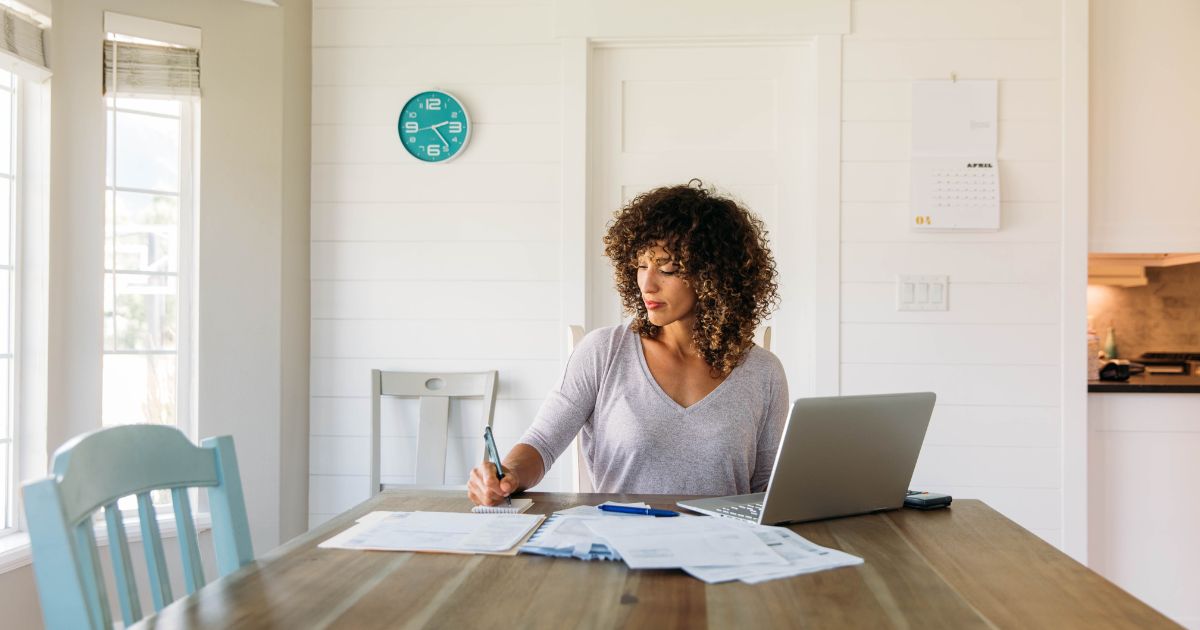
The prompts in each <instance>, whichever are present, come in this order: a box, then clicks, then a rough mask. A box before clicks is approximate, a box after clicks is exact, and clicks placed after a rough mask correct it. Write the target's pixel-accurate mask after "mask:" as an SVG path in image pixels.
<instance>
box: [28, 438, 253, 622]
mask: <svg viewBox="0 0 1200 630" xmlns="http://www.w3.org/2000/svg"><path fill="white" fill-rule="evenodd" d="M52 468H53V471H52V473H51V475H50V476H49V477H47V478H45V479H39V480H37V481H31V482H28V483H26V484H25V485H24V490H23V494H24V499H25V518H26V521H27V523H28V524H29V537H30V541H31V543H32V547H33V569H34V574H35V575H36V576H37V584H38V593H39V594H40V597H41V601H42V616H43V618H44V619H45V621H46V626H47V627H48V628H51V629H55V628H110V627H112V613H111V611H110V609H109V604H108V594H107V593H106V591H105V587H104V578H103V575H102V574H101V571H100V559H99V554H98V552H97V549H96V539H95V536H94V535H93V532H92V527H93V524H92V515H93V514H94V513H95V512H96V510H98V509H100V508H104V516H105V520H106V521H107V524H108V546H109V550H110V552H111V554H112V567H113V577H114V578H115V582H116V584H117V590H118V600H119V601H120V602H121V615H122V617H123V618H124V620H125V625H126V626H128V625H131V624H133V623H134V622H136V621H138V620H139V619H141V618H142V609H141V603H140V600H139V599H138V592H137V583H136V582H135V580H134V576H133V560H132V558H131V557H130V554H129V542H128V539H127V538H126V536H125V526H124V521H123V520H122V517H121V510H120V508H119V507H118V506H117V500H118V499H120V498H122V497H127V496H131V495H136V496H137V505H138V517H139V520H140V525H141V531H142V547H143V549H144V550H145V556H146V565H147V569H148V575H149V588H150V594H151V598H152V600H153V602H154V610H155V611H158V610H161V609H162V607H163V606H166V605H167V604H169V603H171V601H172V600H173V599H174V597H173V596H172V594H171V584H170V580H169V576H168V575H167V564H166V557H165V556H164V555H163V546H162V537H161V535H160V534H159V530H158V520H157V515H156V513H155V509H154V503H153V500H152V499H151V496H150V491H151V490H159V489H169V490H170V491H171V502H172V504H173V506H174V510H175V524H176V528H177V533H178V537H179V548H180V551H181V554H182V556H183V574H184V576H183V577H184V583H185V584H186V586H187V591H188V593H192V592H194V591H195V590H196V589H198V588H200V587H202V586H204V569H203V567H202V566H201V563H200V550H199V547H198V545H197V540H196V529H195V525H194V523H193V521H192V510H191V505H190V502H189V500H188V488H194V487H204V488H207V489H208V503H209V511H210V513H211V515H212V535H213V546H214V547H215V548H216V556H217V568H218V570H219V571H220V573H221V575H222V576H224V575H226V574H228V573H231V572H233V571H235V570H237V569H238V568H239V567H241V566H244V565H246V564H249V563H250V562H252V561H253V560H254V551H253V549H252V547H251V544H250V524H249V521H248V520H247V519H246V502H245V499H244V498H243V497H242V481H241V477H240V476H239V474H238V465H237V456H236V455H235V453H234V450H233V438H232V437H230V436H221V437H215V438H208V439H206V440H204V441H203V442H202V443H201V445H200V446H196V445H195V444H192V443H191V441H190V440H188V439H187V436H185V435H184V434H183V433H182V432H181V431H179V430H178V429H176V428H174V427H168V426H162V425H150V424H133V425H125V426H117V427H110V428H106V429H100V430H98V431H93V432H91V433H86V434H84V435H81V436H79V437H76V438H75V439H73V440H71V441H69V442H67V443H66V444H64V445H63V446H62V447H61V448H59V449H58V450H57V451H56V452H55V453H54V462H53V466H52Z"/></svg>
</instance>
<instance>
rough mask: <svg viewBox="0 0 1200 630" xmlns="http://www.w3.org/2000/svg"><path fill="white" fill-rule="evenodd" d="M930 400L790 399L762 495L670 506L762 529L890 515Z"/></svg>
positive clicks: (922, 396) (912, 463) (913, 460)
mask: <svg viewBox="0 0 1200 630" xmlns="http://www.w3.org/2000/svg"><path fill="white" fill-rule="evenodd" d="M936 398H937V396H936V395H935V394H933V393H932V392H919V393H911V394H878V395H871V396H835V397H829V398H801V399H798V400H797V401H796V402H795V403H793V405H792V413H791V415H789V416H788V419H787V424H785V425H784V427H783V438H782V439H781V440H780V443H779V452H778V454H777V455H776V457H775V468H774V469H773V470H772V471H771V480H770V481H769V482H768V483H767V491H766V492H756V493H754V494H741V495H734V496H728V497H716V498H712V499H689V500H686V501H679V502H678V503H677V505H678V506H679V507H683V508H687V509H689V510H692V511H694V512H699V513H701V514H708V515H710V516H723V517H729V518H735V519H741V520H745V521H750V522H753V523H760V524H763V525H777V524H780V523H794V522H799V521H813V520H818V519H824V518H835V517H838V516H852V515H855V514H865V513H868V512H879V511H883V510H894V509H896V508H898V507H900V506H901V505H903V504H904V497H905V496H906V494H907V492H908V483H909V482H910V481H912V474H913V469H914V468H916V465H917V455H919V454H920V453H921V444H922V442H924V441H925V430H926V429H927V428H928V427H929V416H930V415H931V414H932V413H933V403H934V400H936Z"/></svg>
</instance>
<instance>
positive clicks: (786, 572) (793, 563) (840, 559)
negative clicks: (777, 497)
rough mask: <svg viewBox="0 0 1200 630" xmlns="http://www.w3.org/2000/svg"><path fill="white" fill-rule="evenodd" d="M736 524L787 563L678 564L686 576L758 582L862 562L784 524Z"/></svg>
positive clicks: (711, 580)
mask: <svg viewBox="0 0 1200 630" xmlns="http://www.w3.org/2000/svg"><path fill="white" fill-rule="evenodd" d="M733 524H734V525H736V526H738V527H746V528H749V529H750V530H751V531H752V532H754V534H755V535H756V536H758V538H759V540H761V541H762V542H763V543H764V544H766V545H767V546H768V547H769V548H770V549H771V550H772V551H774V552H775V553H776V554H778V555H779V557H781V558H783V559H784V560H785V561H786V562H787V564H786V565H782V566H781V565H780V564H778V563H774V562H772V563H763V564H757V565H755V564H749V565H736V566H724V567H721V566H703V567H701V566H686V567H682V568H683V570H684V571H686V572H687V573H688V574H689V575H691V576H692V577H695V578H699V579H701V580H704V581H705V582H708V583H709V584H715V583H717V582H728V581H731V580H741V581H742V582H745V583H746V584H758V583H759V582H766V581H767V580H774V579H778V578H785V577H792V576H794V575H802V574H804V573H815V572H817V571H824V570H826V569H836V568H838V567H849V566H854V565H856V564H862V563H863V559H862V558H859V557H858V556H852V555H850V554H848V553H846V552H843V551H838V550H837V549H829V548H828V547H822V546H820V545H815V544H813V543H812V542H810V541H809V540H808V539H806V538H805V537H803V536H801V535H800V534H797V533H796V532H794V531H792V530H790V529H787V528H786V527H768V526H766V525H754V524H746V525H742V524H739V523H733Z"/></svg>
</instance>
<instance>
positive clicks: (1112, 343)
mask: <svg viewBox="0 0 1200 630" xmlns="http://www.w3.org/2000/svg"><path fill="white" fill-rule="evenodd" d="M1104 356H1105V357H1107V358H1108V359H1116V358H1117V357H1118V356H1119V355H1118V354H1117V333H1116V331H1115V330H1113V327H1112V326H1109V327H1108V336H1106V337H1105V338H1104Z"/></svg>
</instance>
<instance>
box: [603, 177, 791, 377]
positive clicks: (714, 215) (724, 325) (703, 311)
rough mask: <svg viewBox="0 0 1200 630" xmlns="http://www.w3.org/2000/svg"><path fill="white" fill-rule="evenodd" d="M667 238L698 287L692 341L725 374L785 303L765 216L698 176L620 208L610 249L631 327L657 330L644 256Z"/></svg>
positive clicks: (646, 333)
mask: <svg viewBox="0 0 1200 630" xmlns="http://www.w3.org/2000/svg"><path fill="white" fill-rule="evenodd" d="M656 245H661V246H662V247H663V248H664V249H666V250H667V252H668V254H669V255H670V256H671V259H672V262H674V263H675V264H676V265H677V266H678V268H679V275H680V276H681V277H682V279H683V281H684V282H685V283H686V284H687V285H688V286H689V287H691V288H692V290H694V291H695V292H696V324H695V326H694V327H693V329H692V341H693V343H695V345H696V349H697V350H698V351H699V353H700V356H701V357H703V358H704V361H705V362H706V363H708V365H709V366H710V367H711V368H712V372H713V375H714V376H726V375H728V374H729V373H730V372H731V371H732V370H733V368H735V367H737V366H738V365H739V364H741V362H742V360H743V359H744V358H745V357H746V354H747V353H748V352H749V350H750V347H751V346H752V345H754V330H755V328H757V327H758V325H759V323H761V322H762V321H763V320H764V319H766V317H767V316H768V315H770V313H771V311H773V310H774V309H775V308H776V307H777V306H778V305H779V295H778V289H779V285H778V283H777V277H778V274H777V273H776V270H775V259H774V258H773V257H772V256H771V250H770V249H769V248H768V247H767V230H766V228H765V227H764V226H763V222H762V221H761V220H760V219H759V218H758V217H756V216H754V215H753V214H751V213H750V211H749V210H747V209H746V208H745V207H743V206H741V205H740V204H738V203H737V202H736V201H734V200H732V199H729V198H727V197H722V196H720V195H718V194H716V193H715V192H714V191H712V190H710V189H708V188H706V187H705V186H704V184H703V182H701V181H700V180H696V179H693V180H691V181H690V182H688V184H687V185H685V186H665V187H662V188H655V189H654V190H651V191H648V192H645V193H642V194H640V195H638V196H637V197H636V198H634V200H633V201H631V202H629V203H628V204H627V205H626V206H625V207H624V208H621V209H620V210H618V211H616V212H615V213H613V220H612V221H611V222H610V223H609V224H608V233H607V234H605V235H604V254H605V255H606V256H608V258H609V259H610V260H612V263H613V271H614V275H615V276H616V282H617V292H618V293H620V294H621V303H622V305H623V306H624V308H625V312H626V313H629V314H632V315H633V316H634V320H633V324H632V328H633V330H634V331H636V332H637V333H638V334H639V335H641V336H643V337H651V338H653V337H656V336H658V333H659V331H660V330H661V328H660V327H659V326H655V325H654V324H651V323H650V319H649V316H648V314H647V311H646V304H645V303H644V302H643V301H642V294H641V289H640V288H639V287H638V281H637V259H638V257H639V256H640V255H642V254H643V253H645V252H646V251H648V250H650V249H651V248H653V247H655V246H656Z"/></svg>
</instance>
